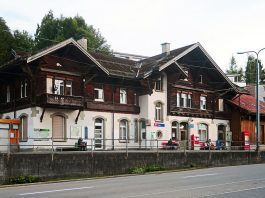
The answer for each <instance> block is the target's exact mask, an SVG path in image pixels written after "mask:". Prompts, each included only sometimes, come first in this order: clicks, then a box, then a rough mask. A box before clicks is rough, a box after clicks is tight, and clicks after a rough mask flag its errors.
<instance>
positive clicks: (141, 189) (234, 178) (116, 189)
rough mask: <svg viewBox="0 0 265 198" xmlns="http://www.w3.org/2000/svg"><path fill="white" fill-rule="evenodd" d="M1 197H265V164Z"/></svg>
mask: <svg viewBox="0 0 265 198" xmlns="http://www.w3.org/2000/svg"><path fill="white" fill-rule="evenodd" d="M0 197H1V198H11V197H12V198H81V197H82V198H83V197H86V198H90V197H91V198H102V197H104V198H134V197H135V198H137V197H143V198H164V197H165V198H173V197H207V198H213V197H214V198H225V197H229V198H230V197H240V198H253V197H259V198H263V197H265V164H257V165H246V166H232V167H222V168H208V169H199V170H191V171H182V172H167V173H158V174H146V175H137V176H122V177H114V178H101V179H89V180H81V181H71V182H59V183H48V184H33V185H26V186H13V187H3V188H0Z"/></svg>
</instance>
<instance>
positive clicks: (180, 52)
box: [140, 42, 237, 90]
mask: <svg viewBox="0 0 265 198" xmlns="http://www.w3.org/2000/svg"><path fill="white" fill-rule="evenodd" d="M196 48H199V49H200V50H201V51H202V52H203V53H204V55H205V56H206V57H207V58H208V60H209V61H210V62H211V63H212V65H213V66H214V67H215V68H216V70H217V71H218V72H219V73H220V74H221V75H222V77H223V78H224V79H225V81H226V82H227V83H228V84H229V85H230V86H231V87H232V88H233V89H235V90H237V89H236V86H235V85H234V84H233V83H232V82H231V81H230V80H229V78H228V77H227V76H226V75H225V73H224V72H223V71H222V70H221V68H220V67H219V66H218V65H217V64H216V63H215V61H214V60H213V59H212V58H211V56H210V55H209V54H208V53H207V52H206V50H205V49H204V48H203V47H202V45H201V44H200V43H199V42H198V43H193V44H191V45H187V46H184V47H181V48H178V49H175V50H172V51H170V52H169V54H168V55H166V54H159V55H156V56H153V57H149V58H147V59H144V60H142V61H140V62H141V63H142V67H141V73H142V74H144V77H148V76H149V75H151V74H152V71H155V70H158V71H162V70H164V69H166V68H167V67H168V66H170V65H172V64H173V63H175V64H176V66H177V67H178V68H179V70H180V71H182V72H183V69H182V67H181V66H180V65H179V64H178V63H177V61H178V60H180V59H181V58H182V57H184V56H185V55H187V54H188V53H190V52H192V51H193V50H195V49H196Z"/></svg>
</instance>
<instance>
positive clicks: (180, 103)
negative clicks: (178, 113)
mask: <svg viewBox="0 0 265 198" xmlns="http://www.w3.org/2000/svg"><path fill="white" fill-rule="evenodd" d="M177 107H184V108H191V94H190V93H177Z"/></svg>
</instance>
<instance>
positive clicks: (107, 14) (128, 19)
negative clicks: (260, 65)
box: [0, 0, 265, 70]
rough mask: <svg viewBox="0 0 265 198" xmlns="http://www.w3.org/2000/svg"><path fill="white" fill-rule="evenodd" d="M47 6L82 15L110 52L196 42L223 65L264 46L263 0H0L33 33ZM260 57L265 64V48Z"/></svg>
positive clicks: (17, 25) (4, 12)
mask: <svg viewBox="0 0 265 198" xmlns="http://www.w3.org/2000/svg"><path fill="white" fill-rule="evenodd" d="M49 10H53V12H54V15H55V16H56V17H59V16H60V15H61V14H62V15H63V16H71V17H73V16H75V15H77V14H78V15H80V16H82V17H84V19H85V20H86V22H87V24H90V25H93V26H94V27H95V28H97V29H99V30H100V32H101V34H102V35H103V36H104V37H105V38H106V40H107V42H108V44H110V45H111V48H112V49H113V50H114V51H119V52H127V53H134V54H140V55H147V56H152V55H155V54H158V53H160V52H161V46H160V44H161V43H163V42H169V43H171V49H174V48H178V47H182V46H184V45H188V44H191V43H195V42H200V43H201V44H202V45H203V47H204V48H205V49H206V50H207V51H208V53H209V54H210V55H211V56H212V58H213V59H214V60H215V61H216V62H217V64H218V65H219V66H220V67H221V68H222V69H223V70H225V69H227V68H228V65H229V61H230V58H231V56H232V55H234V56H235V58H236V60H237V63H238V65H239V66H242V67H245V62H246V60H247V56H246V55H237V54H236V52H238V51H246V50H259V49H261V48H264V47H265V1H264V0H74V1H73V0H45V1H41V0H23V1H22V0H12V1H11V0H0V16H1V17H3V18H4V19H5V21H6V22H7V25H8V26H9V27H10V28H11V30H14V29H19V30H23V29H24V30H27V31H28V32H30V33H31V34H32V35H33V34H34V32H35V30H36V27H37V24H38V23H40V22H41V19H42V18H43V16H44V15H45V14H47V13H48V11H49ZM260 58H261V60H262V62H264V63H265V50H264V52H262V53H261V54H260Z"/></svg>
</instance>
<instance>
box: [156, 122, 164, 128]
mask: <svg viewBox="0 0 265 198" xmlns="http://www.w3.org/2000/svg"><path fill="white" fill-rule="evenodd" d="M154 126H155V127H165V124H164V123H157V122H155V123H154Z"/></svg>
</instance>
